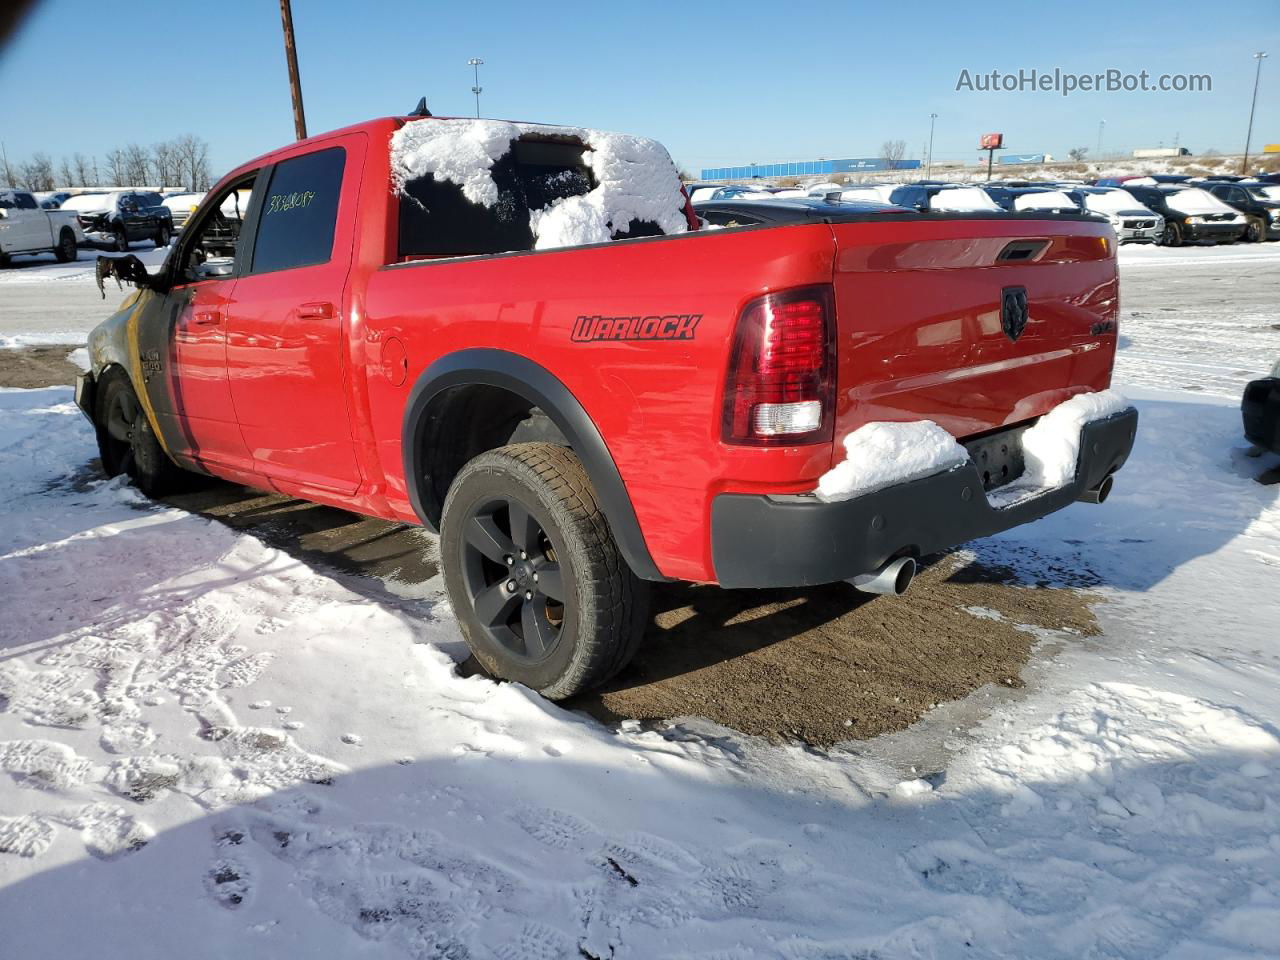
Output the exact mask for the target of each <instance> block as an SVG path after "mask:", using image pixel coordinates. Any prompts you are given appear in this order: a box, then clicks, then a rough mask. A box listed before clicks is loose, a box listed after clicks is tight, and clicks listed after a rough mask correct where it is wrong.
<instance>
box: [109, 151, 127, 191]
mask: <svg viewBox="0 0 1280 960" xmlns="http://www.w3.org/2000/svg"><path fill="white" fill-rule="evenodd" d="M107 179H108V180H110V181H111V186H113V187H127V186H128V185H129V184H128V179H129V167H128V163H127V162H126V160H125V157H124V151H123V150H108V151H107Z"/></svg>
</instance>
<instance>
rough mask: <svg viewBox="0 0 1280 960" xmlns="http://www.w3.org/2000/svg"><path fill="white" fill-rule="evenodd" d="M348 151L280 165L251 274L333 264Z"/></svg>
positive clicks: (267, 200) (265, 206) (336, 150)
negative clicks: (331, 257)
mask: <svg viewBox="0 0 1280 960" xmlns="http://www.w3.org/2000/svg"><path fill="white" fill-rule="evenodd" d="M346 160H347V152H346V150H344V149H343V148H342V147H331V148H329V149H327V150H317V151H316V152H314V153H305V154H303V155H302V156H298V157H290V158H289V159H288V160H282V161H281V162H280V163H278V164H276V166H275V169H274V170H273V171H272V174H271V182H270V184H269V185H268V186H267V189H266V190H265V191H264V192H263V198H262V213H261V215H260V216H259V219H258V235H257V238H256V239H255V240H254V244H253V266H252V268H251V270H250V272H251V273H270V272H272V271H274V270H290V269H293V268H295V267H309V266H315V265H316V264H320V263H328V262H329V258H330V256H331V255H332V254H333V233H334V228H335V227H336V226H337V222H338V195H339V193H340V192H341V190H342V171H343V168H344V167H345V166H346Z"/></svg>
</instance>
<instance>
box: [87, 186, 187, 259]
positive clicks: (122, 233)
mask: <svg viewBox="0 0 1280 960" xmlns="http://www.w3.org/2000/svg"><path fill="white" fill-rule="evenodd" d="M62 209H64V210H74V211H75V212H76V215H77V216H78V217H79V218H80V226H81V228H82V229H83V230H84V235H85V239H86V240H87V241H88V242H89V243H91V244H93V245H94V246H97V247H104V248H106V249H108V250H119V251H121V252H125V251H127V250H128V249H129V244H131V243H133V242H135V241H138V240H151V241H153V242H154V243H155V245H156V246H157V247H166V246H168V245H169V239H170V237H172V236H173V214H172V213H171V212H170V211H169V208H168V207H166V206H165V205H164V198H163V197H161V196H160V194H158V193H154V192H152V191H150V190H114V191H111V192H109V193H82V194H80V195H78V196H75V197H71V198H69V199H68V200H66V201H65V202H64V203H63V205H62Z"/></svg>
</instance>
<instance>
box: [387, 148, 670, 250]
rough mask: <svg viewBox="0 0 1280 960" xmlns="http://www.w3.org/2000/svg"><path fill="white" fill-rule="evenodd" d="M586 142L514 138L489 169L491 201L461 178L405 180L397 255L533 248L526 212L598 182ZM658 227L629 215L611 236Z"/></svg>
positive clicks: (586, 190)
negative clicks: (473, 197)
mask: <svg viewBox="0 0 1280 960" xmlns="http://www.w3.org/2000/svg"><path fill="white" fill-rule="evenodd" d="M585 149H586V148H585V147H583V145H582V144H581V143H576V142H572V141H549V140H537V139H520V140H517V141H516V142H515V143H514V144H513V147H512V149H511V150H509V151H508V152H507V153H505V154H504V155H503V156H502V157H500V158H499V159H498V160H497V161H495V162H494V164H493V167H492V168H491V170H490V175H491V176H492V178H493V182H494V184H495V185H496V186H497V188H498V202H497V203H495V204H493V205H492V206H485V205H483V204H479V203H472V202H471V201H470V200H468V199H467V198H466V196H464V195H463V192H462V187H461V185H459V184H457V183H455V182H452V181H449V180H437V179H436V178H435V177H434V176H432V175H430V174H428V175H427V176H423V177H417V178H414V179H412V180H408V181H406V182H405V184H404V189H403V192H402V193H401V195H400V236H399V255H400V259H402V260H403V259H406V258H412V257H459V256H475V255H479V254H488V253H506V252H509V251H515V250H532V249H533V245H534V236H533V230H532V228H531V226H530V223H529V214H530V212H531V211H535V210H541V209H543V208H545V207H548V206H550V205H551V204H552V203H553V202H555V201H556V200H563V199H565V198H566V197H575V196H582V195H583V194H586V193H589V192H590V191H591V190H592V189H594V188H595V186H596V182H595V179H594V177H593V176H592V174H591V169H590V167H588V166H587V165H586V163H585V162H584V161H583V154H584V151H585ZM661 232H662V231H661V230H660V229H659V228H658V226H657V224H653V223H649V222H647V221H639V220H633V221H631V223H630V224H628V226H627V228H626V229H625V230H623V231H615V233H614V238H615V239H622V238H625V237H638V236H655V235H659V234H661Z"/></svg>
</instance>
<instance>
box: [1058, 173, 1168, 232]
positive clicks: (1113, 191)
mask: <svg viewBox="0 0 1280 960" xmlns="http://www.w3.org/2000/svg"><path fill="white" fill-rule="evenodd" d="M1067 196H1069V197H1071V198H1072V199H1073V200H1075V201H1076V202H1077V203H1079V204H1080V205H1081V206H1082V207H1084V209H1086V210H1088V211H1089V212H1090V213H1096V214H1098V215H1099V216H1103V217H1106V218H1107V219H1108V220H1109V221H1111V227H1112V229H1113V230H1115V232H1116V240H1117V241H1118V242H1120V243H1158V242H1159V241H1160V238H1161V235H1162V234H1163V233H1164V217H1162V216H1161V215H1160V214H1158V213H1156V212H1155V211H1154V210H1148V209H1147V208H1146V207H1144V206H1143V205H1142V204H1141V203H1139V202H1138V201H1137V199H1136V198H1135V197H1134V196H1133V194H1131V193H1130V192H1129V191H1128V190H1122V189H1121V188H1120V187H1077V188H1075V189H1074V190H1070V191H1068V193H1067Z"/></svg>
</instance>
